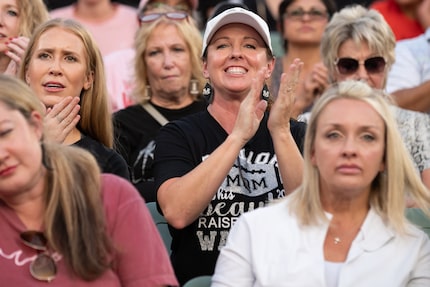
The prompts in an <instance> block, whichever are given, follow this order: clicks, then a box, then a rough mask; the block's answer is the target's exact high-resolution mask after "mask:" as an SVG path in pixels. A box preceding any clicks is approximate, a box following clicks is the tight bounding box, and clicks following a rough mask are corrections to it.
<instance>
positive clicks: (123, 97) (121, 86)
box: [104, 0, 197, 111]
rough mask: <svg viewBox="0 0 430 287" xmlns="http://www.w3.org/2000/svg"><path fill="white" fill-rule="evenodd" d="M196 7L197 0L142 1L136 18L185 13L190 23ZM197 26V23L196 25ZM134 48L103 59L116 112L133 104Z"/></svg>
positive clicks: (113, 107)
mask: <svg viewBox="0 0 430 287" xmlns="http://www.w3.org/2000/svg"><path fill="white" fill-rule="evenodd" d="M196 7H197V0H149V1H148V0H142V1H141V2H140V5H139V9H138V14H137V17H138V19H139V23H140V24H141V20H140V18H142V17H143V16H144V15H146V14H150V13H157V12H159V13H165V12H169V11H170V12H174V11H179V12H186V13H188V15H189V18H188V21H192V19H193V18H192V15H194V14H195V13H194V11H195V9H196ZM196 25H197V23H196ZM135 54H136V52H135V49H134V46H133V47H130V48H127V49H122V50H120V51H117V52H114V53H112V54H110V55H108V56H106V57H104V62H105V71H106V80H107V85H108V86H107V88H108V92H109V97H110V101H111V105H112V110H113V111H117V110H120V109H123V108H125V107H127V106H129V105H132V104H133V103H135V99H133V97H132V96H131V91H132V90H133V88H134V85H135V83H134V79H135V76H134V58H135Z"/></svg>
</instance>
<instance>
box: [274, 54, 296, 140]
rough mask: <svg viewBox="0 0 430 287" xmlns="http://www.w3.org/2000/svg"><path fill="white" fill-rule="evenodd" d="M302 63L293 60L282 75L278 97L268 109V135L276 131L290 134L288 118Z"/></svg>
mask: <svg viewBox="0 0 430 287" xmlns="http://www.w3.org/2000/svg"><path fill="white" fill-rule="evenodd" d="M302 67H303V62H302V61H301V60H300V59H294V61H293V63H292V64H291V65H290V67H289V68H288V71H287V72H286V73H282V76H281V84H280V86H279V93H278V97H277V98H276V100H275V102H274V104H273V106H272V107H271V109H270V116H269V121H268V123H267V125H268V128H269V130H270V133H274V132H278V131H281V132H282V131H287V132H290V118H291V117H292V112H293V106H294V101H295V96H296V89H297V84H298V82H299V77H300V72H301V69H302Z"/></svg>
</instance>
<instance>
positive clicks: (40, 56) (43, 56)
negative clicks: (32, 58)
mask: <svg viewBox="0 0 430 287" xmlns="http://www.w3.org/2000/svg"><path fill="white" fill-rule="evenodd" d="M37 58H39V59H48V58H49V54H48V53H40V54H38V55H37Z"/></svg>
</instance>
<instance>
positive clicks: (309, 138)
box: [290, 80, 430, 233]
mask: <svg viewBox="0 0 430 287" xmlns="http://www.w3.org/2000/svg"><path fill="white" fill-rule="evenodd" d="M386 97H387V95H385V94H384V92H383V91H381V90H378V89H372V88H371V87H369V86H368V85H367V84H365V83H363V82H360V81H353V80H347V81H342V82H340V83H338V84H336V85H333V86H332V87H330V88H328V89H327V90H326V91H325V92H324V94H323V95H322V96H321V98H320V99H319V100H318V101H317V102H316V103H315V105H314V107H313V108H312V113H311V117H310V120H309V122H308V127H307V131H306V136H305V146H304V174H303V182H302V185H301V186H300V187H299V188H298V189H297V190H296V191H295V192H293V193H292V194H291V197H292V201H291V205H290V206H291V210H292V212H294V213H295V214H296V215H297V216H298V218H299V220H300V222H301V223H302V224H304V225H311V224H316V223H317V222H318V221H319V220H321V219H323V218H326V217H325V215H324V210H323V208H322V205H321V199H320V188H319V182H320V176H319V172H318V169H317V167H315V166H314V165H313V164H312V162H311V153H312V150H313V148H314V144H315V135H316V130H317V125H318V119H319V116H320V114H321V113H322V111H323V110H324V109H325V107H326V106H327V105H329V104H330V103H331V102H333V101H335V100H338V99H353V100H358V101H362V102H365V103H367V104H369V105H370V106H371V107H372V108H373V109H374V110H375V111H376V112H377V113H378V114H379V116H380V117H381V118H382V120H383V121H384V124H385V157H384V160H385V171H384V172H383V173H379V174H378V175H377V176H376V177H375V178H374V180H373V182H372V185H371V193H370V198H369V204H370V205H371V206H372V207H374V208H375V210H376V212H377V213H378V214H380V215H381V216H382V217H383V218H384V219H385V220H386V221H387V223H388V224H389V225H391V226H392V227H393V228H394V229H395V230H397V231H398V232H400V233H402V232H404V231H405V230H406V218H405V216H404V212H405V208H406V202H405V199H406V197H411V198H412V199H413V200H414V201H415V202H416V203H417V205H418V206H419V207H421V208H423V209H424V210H427V211H428V208H430V192H429V190H428V189H427V188H426V187H425V186H424V184H423V183H422V181H421V178H420V177H419V175H418V174H417V173H416V172H415V169H414V165H413V163H412V159H411V157H410V155H409V153H408V151H407V150H406V148H405V145H404V144H403V141H402V138H401V136H400V134H399V131H398V128H397V122H396V120H395V118H394V115H393V114H392V112H391V109H390V105H389V103H388V101H387V100H386Z"/></svg>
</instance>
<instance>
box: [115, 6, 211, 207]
mask: <svg viewBox="0 0 430 287" xmlns="http://www.w3.org/2000/svg"><path fill="white" fill-rule="evenodd" d="M157 11H158V12H157V13H156V14H145V16H143V17H141V19H142V25H141V27H140V29H139V32H138V33H137V36H136V47H135V51H136V55H135V60H134V61H135V63H134V68H135V72H134V75H135V77H134V83H135V86H134V90H133V97H134V99H135V100H136V104H134V105H131V106H129V107H127V108H125V109H122V110H119V111H117V112H116V113H115V114H114V116H113V117H114V125H115V139H116V141H117V150H118V152H119V153H120V154H122V156H123V157H124V158H125V159H126V161H127V163H128V166H129V168H130V175H131V180H132V182H133V184H134V185H135V186H136V187H137V189H138V190H139V192H140V194H141V195H142V196H143V197H144V198H145V200H146V201H147V202H151V201H155V200H156V191H155V182H154V174H153V170H152V164H153V160H154V149H155V147H156V141H155V138H156V136H157V134H158V131H159V129H160V128H161V127H162V126H163V125H164V124H165V123H167V122H169V121H172V120H177V119H179V118H181V117H184V116H186V115H190V114H193V113H196V112H199V111H202V110H205V109H206V106H207V101H206V100H205V99H204V98H203V95H202V91H203V86H204V83H205V80H204V78H203V71H202V62H201V58H200V52H201V49H202V48H201V47H202V38H201V34H200V31H199V30H198V29H197V27H196V25H195V24H194V22H193V21H191V19H189V17H190V16H189V14H188V13H187V12H185V11H174V12H172V10H171V9H166V10H163V9H162V8H161V7H160V8H158V10H157ZM162 11H165V12H162ZM169 11H170V12H169Z"/></svg>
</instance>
